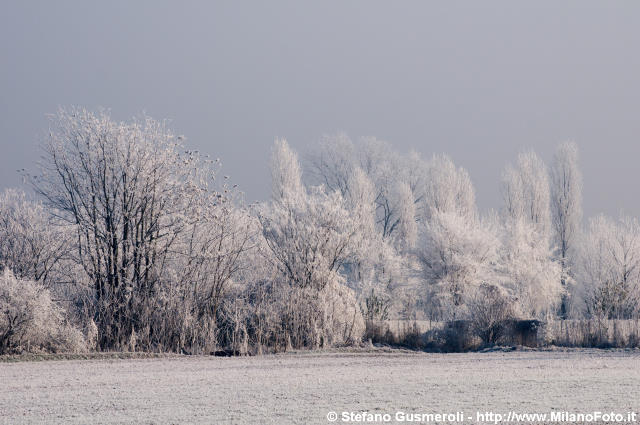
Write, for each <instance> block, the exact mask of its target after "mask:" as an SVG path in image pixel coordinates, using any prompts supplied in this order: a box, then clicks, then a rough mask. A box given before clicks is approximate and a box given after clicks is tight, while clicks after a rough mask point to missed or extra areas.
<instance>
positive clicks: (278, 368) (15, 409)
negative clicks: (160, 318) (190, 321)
mask: <svg viewBox="0 0 640 425" xmlns="http://www.w3.org/2000/svg"><path fill="white" fill-rule="evenodd" d="M0 383H1V385H0V423H43V422H44V423H50V422H51V423H237V424H250V423H301V424H303V423H321V424H326V423H328V422H327V420H326V415H327V412H329V411H336V412H342V411H369V412H379V413H380V412H382V413H385V412H388V413H392V414H393V413H395V412H396V411H397V410H403V411H406V412H423V413H430V412H455V411H459V410H461V411H464V412H469V413H472V414H475V412H476V411H487V410H490V411H494V412H500V411H507V410H509V409H512V410H514V411H516V412H524V413H528V412H533V413H537V412H543V413H544V412H549V411H551V410H552V409H555V410H561V411H574V412H585V411H593V410H603V411H609V410H614V411H623V412H626V411H633V410H634V409H635V410H636V411H637V410H638V408H639V407H640V406H639V405H638V402H637V400H638V398H637V396H638V394H640V353H639V352H638V351H632V352H622V351H598V350H581V351H570V352H511V353H504V352H493V353H467V354H407V353H367V354H362V353H335V352H334V353H303V354H294V355H275V356H264V357H243V358H215V357H180V358H166V359H139V360H101V361H96V360H89V361H47V362H24V363H4V364H0Z"/></svg>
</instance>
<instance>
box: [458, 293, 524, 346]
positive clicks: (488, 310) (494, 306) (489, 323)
mask: <svg viewBox="0 0 640 425" xmlns="http://www.w3.org/2000/svg"><path fill="white" fill-rule="evenodd" d="M468 308H469V314H470V317H471V326H472V328H473V331H474V332H475V334H476V335H477V336H479V337H480V338H481V339H482V342H483V343H485V344H495V343H496V342H498V339H499V338H500V337H501V336H502V334H503V333H504V326H503V323H504V322H505V321H506V320H507V319H509V318H511V317H512V316H513V314H512V310H511V304H510V303H509V300H508V299H507V298H506V297H505V296H504V295H503V294H502V292H501V291H500V289H499V288H498V287H497V286H495V285H488V284H482V285H480V287H479V288H478V289H477V290H476V291H475V293H474V295H473V296H472V297H471V299H470V300H469V302H468Z"/></svg>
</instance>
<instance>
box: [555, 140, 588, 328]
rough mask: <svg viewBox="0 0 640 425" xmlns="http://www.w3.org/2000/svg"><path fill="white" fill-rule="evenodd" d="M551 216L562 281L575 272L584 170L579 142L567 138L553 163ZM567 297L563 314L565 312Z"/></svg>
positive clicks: (566, 280)
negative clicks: (579, 165) (579, 157)
mask: <svg viewBox="0 0 640 425" xmlns="http://www.w3.org/2000/svg"><path fill="white" fill-rule="evenodd" d="M551 218H552V223H553V234H554V238H553V239H554V243H555V245H556V247H557V250H558V252H557V257H558V258H559V261H560V265H561V266H562V277H561V280H562V284H563V285H564V286H567V283H568V280H570V278H571V276H572V272H571V266H572V264H573V263H574V253H575V248H576V247H575V243H576V240H577V238H578V237H579V232H580V223H581V221H582V173H581V172H580V168H579V167H578V146H577V145H576V144H575V143H574V142H564V143H562V144H560V146H558V148H557V149H556V153H555V155H554V158H553V166H552V167H551ZM566 302H567V301H566V300H564V301H563V304H562V308H561V314H562V315H563V316H564V315H565V314H566V310H567V306H566Z"/></svg>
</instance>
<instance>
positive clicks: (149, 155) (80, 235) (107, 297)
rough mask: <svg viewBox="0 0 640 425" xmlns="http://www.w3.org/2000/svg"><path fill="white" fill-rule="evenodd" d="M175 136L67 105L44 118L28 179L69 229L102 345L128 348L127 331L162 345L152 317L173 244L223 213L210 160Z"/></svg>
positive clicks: (158, 126)
mask: <svg viewBox="0 0 640 425" xmlns="http://www.w3.org/2000/svg"><path fill="white" fill-rule="evenodd" d="M180 139H181V138H180V137H177V136H175V135H174V134H173V133H172V132H171V131H170V130H169V129H168V128H167V127H166V125H165V123H163V122H158V121H155V120H153V119H151V118H148V117H143V118H142V119H140V120H135V121H133V122H130V123H125V122H116V121H114V120H112V119H111V118H110V117H109V115H108V114H107V113H105V112H102V113H98V114H96V113H92V112H88V111H86V110H82V109H72V110H60V111H59V112H58V114H57V115H56V116H55V117H54V118H53V120H52V131H51V133H50V135H49V138H48V140H47V142H46V144H45V146H44V159H43V162H42V164H41V170H40V174H39V175H38V176H36V177H34V180H33V183H34V187H35V189H36V191H37V192H38V193H39V194H40V195H41V196H42V197H43V199H44V200H45V204H46V205H47V206H48V207H50V208H51V209H52V211H53V213H54V214H55V215H56V216H57V217H59V218H60V219H62V220H65V221H66V222H67V223H69V225H72V226H73V227H74V228H75V230H76V234H75V238H74V239H75V241H76V242H75V243H76V256H75V257H76V259H77V261H78V263H79V264H80V265H81V266H82V267H83V269H84V272H85V273H86V275H87V277H88V280H89V281H90V282H91V287H92V292H93V297H92V299H91V300H90V302H91V306H90V307H91V309H92V311H93V317H94V320H95V323H96V324H97V326H98V331H99V345H100V347H102V348H119V347H126V346H129V345H130V339H131V338H132V336H133V335H136V336H137V338H138V339H142V340H144V341H146V344H147V347H152V346H161V347H163V348H167V347H164V346H163V345H162V344H163V343H162V341H159V340H158V339H157V338H158V337H159V334H158V333H155V332H154V331H153V327H152V324H151V320H152V319H151V318H152V316H153V314H154V312H157V311H159V309H158V305H162V304H163V303H164V302H166V297H167V296H172V295H175V292H172V291H171V290H168V289H167V285H168V282H170V281H171V278H175V276H176V275H180V272H176V271H175V270H172V269H170V266H171V265H172V264H175V262H176V261H174V260H175V258H176V257H177V256H180V254H182V252H179V253H176V252H177V251H180V250H179V249H178V248H179V247H180V246H181V245H180V244H181V241H183V240H184V238H185V237H188V235H189V232H192V231H193V230H194V228H197V229H198V231H200V230H201V229H202V226H199V225H198V223H203V222H204V221H206V220H205V217H208V216H209V213H211V214H221V215H225V214H228V213H229V211H230V209H225V208H218V207H219V206H220V205H222V204H225V203H226V202H227V201H226V199H227V193H226V192H227V191H226V190H224V191H215V190H214V189H213V186H212V185H213V180H214V177H215V173H214V171H215V169H214V168H213V164H214V161H210V160H208V159H206V158H203V157H201V156H200V155H199V154H198V153H197V152H192V151H184V150H183V148H182V147H181V145H180ZM213 210H215V211H213ZM206 225H207V226H208V225H210V223H206ZM203 226H205V224H203ZM213 239H214V240H216V241H221V240H223V239H224V238H217V239H216V238H213ZM241 239H242V238H239V240H241ZM207 248H208V247H207ZM231 251H232V252H233V250H231ZM223 252H224V250H223ZM215 258H221V257H216V256H215V255H214V261H215ZM162 337H164V336H162Z"/></svg>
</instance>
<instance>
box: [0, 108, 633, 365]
mask: <svg viewBox="0 0 640 425" xmlns="http://www.w3.org/2000/svg"><path fill="white" fill-rule="evenodd" d="M303 166H304V172H303ZM271 174H272V175H271V177H272V193H271V198H270V200H269V201H267V202H262V203H255V204H247V203H246V202H245V201H244V200H243V199H242V194H241V192H239V191H238V190H237V188H236V186H235V185H232V183H230V182H228V178H227V177H225V176H221V175H220V173H219V161H218V160H212V159H210V158H209V157H208V156H204V155H201V154H200V153H199V152H196V151H190V150H186V149H185V148H184V146H183V145H182V137H179V136H176V135H174V134H173V133H172V132H171V131H170V129H169V128H168V127H167V125H166V123H164V122H158V121H155V120H153V119H151V118H148V117H142V118H140V119H137V120H133V121H131V122H116V121H114V120H112V119H111V118H110V116H109V115H108V114H106V113H92V112H88V111H85V110H82V109H71V110H61V111H59V112H58V113H57V114H56V115H55V116H54V117H53V118H52V123H51V131H50V134H49V136H48V138H47V140H46V142H45V143H44V145H43V157H42V160H41V162H40V164H39V167H38V171H37V172H36V173H33V174H26V173H25V178H26V179H27V180H28V181H29V182H30V184H31V186H32V187H33V189H34V196H31V195H26V194H24V193H22V192H20V191H17V190H7V191H5V192H4V193H3V194H2V195H1V196H0V269H3V270H4V273H3V275H2V277H0V352H20V351H25V350H49V351H83V350H127V351H129V350H130V351H134V350H145V351H172V352H180V353H210V352H215V351H224V350H226V351H227V352H232V353H262V352H273V351H282V350H286V349H289V348H320V347H328V346H336V345H344V344H353V343H359V342H360V341H362V339H363V337H364V336H365V331H367V335H368V334H369V333H370V332H371V329H367V328H368V327H369V328H370V327H371V324H373V323H377V322H379V321H380V320H386V319H390V318H393V319H404V320H420V319H426V320H434V321H440V322H451V323H459V322H461V321H466V322H468V323H472V324H473V325H472V327H473V329H476V330H477V334H478V335H483V337H482V338H483V339H485V340H486V342H488V343H492V342H495V338H493V337H492V335H493V333H492V329H497V328H496V326H498V325H497V324H500V323H505V322H506V321H510V320H511V321H512V320H515V319H539V320H551V319H586V320H589V319H599V320H602V319H635V318H638V282H639V281H640V267H638V261H640V241H639V239H638V235H640V227H639V226H638V222H637V221H636V220H635V219H632V218H628V217H621V218H619V219H611V218H607V217H604V216H599V217H596V218H594V219H591V220H589V221H588V222H587V223H586V225H584V224H583V220H582V211H581V184H582V180H581V175H580V170H579V168H578V151H577V147H576V145H575V144H574V143H564V144H562V145H560V146H559V147H558V149H557V152H556V155H555V157H554V160H553V163H552V164H551V166H550V168H547V166H546V165H545V164H544V163H543V162H542V161H541V160H540V158H539V157H538V156H537V155H536V154H535V153H533V152H526V153H523V154H521V155H519V157H518V158H517V161H516V162H515V164H513V165H509V166H507V167H506V169H505V171H504V173H503V181H502V191H503V195H504V204H503V205H502V206H501V208H500V209H499V211H491V212H488V213H486V214H480V213H479V212H478V210H477V208H476V205H475V196H474V189H473V185H472V183H471V179H470V177H469V175H468V173H467V172H466V171H465V170H464V169H462V168H460V167H457V166H455V165H454V163H453V162H452V161H451V160H450V159H449V158H448V157H447V156H445V155H435V156H433V157H432V158H430V159H423V158H421V157H420V156H419V155H418V154H417V153H410V154H408V155H402V154H399V153H397V152H395V151H394V150H393V149H392V147H391V146H390V145H389V144H387V143H385V142H382V141H379V140H376V139H372V138H368V139H362V140H360V141H358V142H357V143H354V142H352V141H351V140H349V139H348V138H347V137H346V136H344V135H337V136H332V137H327V138H325V139H323V141H322V142H321V143H320V145H319V146H318V147H317V148H316V149H315V150H314V151H313V152H309V153H308V155H307V156H306V157H305V158H304V161H302V162H301V161H300V160H299V158H298V156H297V155H296V154H295V153H294V152H293V151H292V150H291V149H290V147H289V146H288V144H287V143H286V142H285V141H283V140H278V141H276V143H275V145H274V147H273V151H272V158H271Z"/></svg>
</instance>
